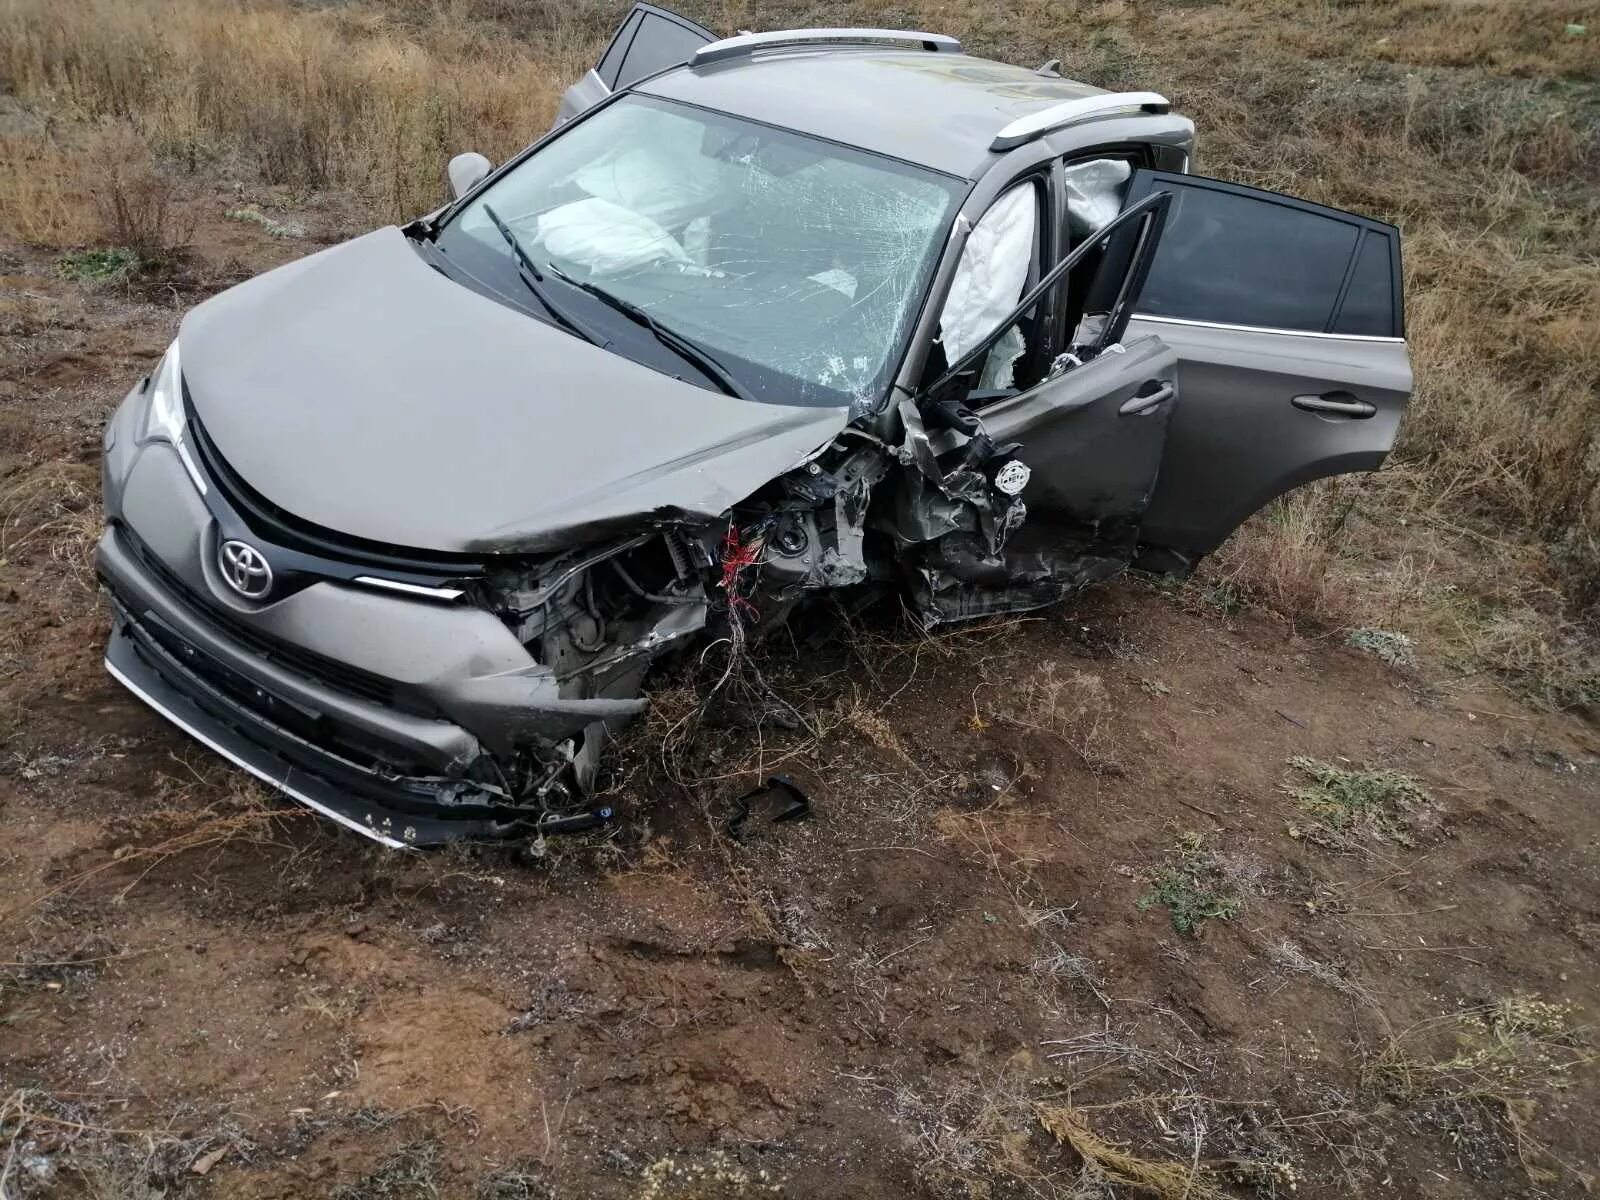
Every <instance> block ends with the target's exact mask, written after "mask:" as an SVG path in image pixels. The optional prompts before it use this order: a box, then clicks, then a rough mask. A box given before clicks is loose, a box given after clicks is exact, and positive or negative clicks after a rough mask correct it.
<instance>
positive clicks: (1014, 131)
mask: <svg viewBox="0 0 1600 1200" xmlns="http://www.w3.org/2000/svg"><path fill="white" fill-rule="evenodd" d="M1171 111H1172V104H1171V103H1170V102H1169V101H1168V100H1167V98H1166V97H1165V96H1162V95H1160V94H1158V93H1156V92H1107V93H1106V94H1105V95H1102V96H1082V97H1079V98H1078V99H1077V100H1067V101H1064V102H1063V103H1061V104H1053V105H1051V106H1050V107H1049V108H1041V109H1040V110H1039V111H1038V112H1031V113H1029V114H1028V115H1027V116H1025V117H1018V118H1017V119H1016V120H1015V121H1012V122H1011V124H1009V125H1007V126H1006V127H1005V128H1004V129H1002V130H1001V131H1000V132H999V133H997V134H995V135H994V141H992V142H990V143H989V149H991V150H1009V149H1011V148H1012V147H1013V146H1020V145H1022V143H1024V142H1031V141H1033V139H1034V138H1036V137H1038V136H1040V135H1041V134H1045V133H1049V132H1050V131H1051V130H1052V129H1061V128H1063V127H1065V126H1067V125H1076V124H1078V123H1079V122H1080V121H1092V120H1094V119H1095V118H1096V117H1106V116H1110V115H1112V114H1113V113H1129V112H1147V113H1165V112H1171Z"/></svg>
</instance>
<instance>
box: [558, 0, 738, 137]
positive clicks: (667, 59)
mask: <svg viewBox="0 0 1600 1200" xmlns="http://www.w3.org/2000/svg"><path fill="white" fill-rule="evenodd" d="M716 40H717V35H716V34H714V33H712V32H711V31H710V30H709V29H705V28H702V27H701V26H699V25H696V24H695V23H694V22H693V21H691V20H689V19H688V18H687V17H680V16H679V15H678V14H677V13H675V12H670V11H668V10H667V9H664V8H657V7H656V6H655V5H653V4H635V5H634V6H633V8H632V9H630V10H629V12H628V16H627V19H625V20H624V21H623V22H622V24H621V25H619V26H618V27H617V32H616V33H615V34H614V35H613V36H612V38H611V44H610V45H609V46H607V47H606V52H605V53H604V54H602V55H601V56H600V61H599V62H598V63H596V64H595V67H594V69H593V70H592V71H590V72H589V73H588V74H587V75H585V76H584V77H583V78H582V79H580V80H579V81H578V82H577V83H575V84H573V85H572V86H571V87H569V88H568V89H567V90H566V92H565V93H563V95H562V97H561V106H560V108H559V109H558V110H557V112H556V124H557V125H561V124H564V123H565V122H567V121H570V120H571V119H572V118H573V117H575V116H577V115H578V114H579V113H581V112H583V111H584V110H585V109H588V108H593V107H594V106H595V105H596V104H599V103H600V101H602V100H604V99H605V98H606V97H607V96H609V95H611V93H612V92H615V91H617V90H619V89H621V88H625V87H627V86H629V85H630V84H633V83H636V82H638V81H639V80H641V79H643V78H644V77H645V76H646V75H654V74H655V73H656V72H657V71H660V70H664V69H665V68H667V67H671V66H676V65H678V64H679V63H685V62H688V61H689V57H690V56H691V55H692V54H694V52H695V51H696V50H698V49H699V48H700V47H701V46H704V45H706V44H707V43H708V42H714V41H716Z"/></svg>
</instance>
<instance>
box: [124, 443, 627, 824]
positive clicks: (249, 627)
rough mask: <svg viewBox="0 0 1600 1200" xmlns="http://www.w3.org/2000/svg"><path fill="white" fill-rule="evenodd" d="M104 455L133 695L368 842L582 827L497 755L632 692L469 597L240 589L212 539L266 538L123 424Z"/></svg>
mask: <svg viewBox="0 0 1600 1200" xmlns="http://www.w3.org/2000/svg"><path fill="white" fill-rule="evenodd" d="M120 415H121V414H119V416H120ZM106 463H107V480H106V485H107V486H106V498H107V528H106V531H105V533H104V534H103V536H102V537H101V539H100V543H99V546H98V548H97V551H96V567H97V571H98V573H99V576H100V579H101V581H102V583H103V584H104V586H105V588H106V590H107V591H108V592H109V593H110V595H111V598H112V602H113V610H114V622H113V631H112V637H111V642H110V645H109V647H108V649H107V654H106V666H107V668H108V670H110V672H111V673H112V674H113V675H114V676H115V677H116V678H117V679H118V680H119V681H120V682H122V683H123V684H125V685H126V686H127V687H128V688H129V689H130V690H131V691H133V692H134V693H135V694H136V695H137V696H139V697H140V698H141V699H143V700H144V701H145V702H146V703H148V704H150V705H151V706H152V707H153V708H155V709H156V710H157V711H159V712H161V713H162V714H163V715H164V716H166V717H168V718H169V719H170V720H172V721H173V722H174V723H175V724H177V725H179V726H181V727H182V728H183V729H185V730H187V731H188V732H189V733H191V734H192V735H194V736H195V737H196V738H198V739H199V740H200V741H202V742H204V743H205V744H207V745H208V746H210V747H212V748H213V749H215V750H216V751H218V752H219V753H221V754H223V755H224V756H226V757H227V758H229V759H231V760H232V761H234V762H235V763H237V764H239V765H240V766H242V767H244V768H245V769H246V770H248V771H250V772H251V773H252V774H254V775H256V776H258V777H260V778H261V779H263V780H265V781H266V782H268V783H270V784H272V785H273V786H275V787H277V788H279V789H280V790H282V791H283V792H285V793H286V794H288V795H290V796H292V797H294V798H295V799H298V800H300V801H302V802H304V803H306V804H308V805H310V806H311V807H313V808H315V809H317V810H318V811H320V812H323V813H325V814H327V815H328V816H330V817H332V818H333V819H334V820H337V821H338V822H340V823H341V824H343V825H346V826H348V827H349V828H352V829H355V830H357V831H359V832H361V833H362V834H365V835H366V836H368V837H371V838H373V839H375V840H377V841H379V842H382V843H383V844H384V845H388V846H404V845H427V844H433V843H438V842H443V841H448V840H455V839H460V838H464V837H465V838H471V837H503V836H507V835H511V834H516V833H519V832H524V831H531V830H532V829H534V828H549V827H552V826H554V827H557V828H559V827H562V825H566V827H571V825H572V824H573V822H574V821H578V822H581V820H582V814H570V813H551V812H547V811H546V810H545V809H544V807H543V805H542V803H540V802H538V801H534V802H524V801H523V800H522V798H520V797H519V796H518V794H517V790H516V787H515V785H514V784H513V783H512V782H511V781H510V780H509V779H508V769H509V768H508V764H514V763H515V762H517V761H519V757H518V756H519V755H524V754H527V753H533V752H537V748H538V747H540V746H550V745H552V744H554V743H557V742H558V741H559V740H560V739H562V738H570V737H573V736H579V737H582V738H584V739H585V740H588V739H593V741H594V743H595V744H596V745H598V744H600V742H601V741H603V736H604V731H605V728H606V725H607V723H609V722H613V721H621V720H624V719H626V718H627V717H628V716H630V715H632V714H634V713H636V712H637V711H638V710H639V709H641V708H642V707H643V704H644V702H643V700H634V699H605V698H601V697H598V696H593V695H592V694H591V695H572V694H570V692H569V691H568V689H569V687H570V685H569V684H566V683H564V682H563V681H559V680H557V679H556V678H555V676H554V674H553V673H552V672H551V670H550V669H549V668H548V667H547V666H545V665H543V664H541V663H539V662H537V661H535V660H534V659H533V658H532V657H531V656H530V655H529V653H528V651H527V650H526V649H525V648H524V647H523V646H522V645H521V643H520V642H518V641H517V639H516V638H515V637H514V636H513V635H512V633H511V631H510V630H509V629H507V628H506V626H505V625H504V624H503V623H502V622H501V621H500V620H499V619H498V618H496V617H495V616H494V615H493V614H492V613H489V612H487V611H485V610H484V609H481V608H478V607H476V606H474V605H471V604H467V603H456V604H446V603H440V602H438V601H433V600H423V599H411V598H408V597H404V596H397V595H394V594H391V593H388V592H385V591H379V590H376V589H372V588H366V587H358V586H353V585H351V584H349V583H344V582H340V581H335V580H326V581H322V582H312V583H310V584H308V585H305V586H300V587H298V588H296V589H293V590H291V591H289V592H288V593H287V594H285V595H282V596H274V597H269V598H268V599H267V600H265V601H261V602H250V601H243V600H240V599H239V598H238V597H235V596H232V595H231V594H230V592H229V591H228V589H227V588H226V586H225V585H224V584H223V583H222V582H221V580H220V577H219V574H218V570H217V566H216V555H217V549H218V546H219V544H220V542H221V541H222V540H223V539H224V538H226V537H234V536H247V537H250V538H252V540H253V541H254V542H255V543H256V544H258V545H259V546H261V547H262V548H263V549H264V551H265V552H266V553H267V555H268V556H269V557H270V556H272V555H274V554H278V553H282V551H281V548H276V547H275V546H274V545H273V543H271V542H267V541H264V540H263V539H261V538H259V537H257V536H255V535H254V534H253V533H252V532H251V531H249V530H248V529H240V528H238V527H234V526H232V525H231V524H230V522H232V521H234V520H236V519H237V517H236V515H235V514H233V513H231V511H230V510H228V509H226V507H225V506H222V505H220V504H219V503H218V501H219V497H218V496H217V495H214V494H213V495H211V496H210V497H209V500H210V503H208V499H207V498H202V496H201V495H200V494H199V493H198V492H197V491H196V489H195V487H194V485H193V484H192V483H191V482H190V480H189V478H188V477H187V475H186V473H185V471H184V468H183V465H182V463H181V461H180V460H179V458H178V456H177V454H176V453H175V452H174V451H173V450H172V448H171V447H170V446H168V445H166V444H163V443H150V444H146V445H144V446H141V447H138V448H137V450H136V452H134V453H132V454H131V455H130V454H127V453H126V450H125V442H123V441H122V439H120V438H119V439H116V444H115V445H113V446H111V447H110V448H109V450H108V454H107V460H106ZM212 491H213V493H215V492H216V489H215V488H213V489H212ZM214 505H215V506H216V507H213V506H214ZM561 817H565V818H567V819H566V820H558V819H556V818H561Z"/></svg>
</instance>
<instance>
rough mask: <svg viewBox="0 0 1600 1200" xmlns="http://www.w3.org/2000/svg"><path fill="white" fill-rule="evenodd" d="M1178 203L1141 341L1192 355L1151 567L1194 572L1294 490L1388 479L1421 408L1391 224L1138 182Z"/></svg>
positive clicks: (1285, 200) (1185, 357) (1200, 186)
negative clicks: (1365, 476)
mask: <svg viewBox="0 0 1600 1200" xmlns="http://www.w3.org/2000/svg"><path fill="white" fill-rule="evenodd" d="M1153 191H1166V192H1169V193H1171V194H1172V197H1173V200H1172V204H1171V207H1170V209H1169V211H1168V216H1167V223H1166V228H1165V230H1164V232H1163V234H1162V238H1161V244H1160V246H1159V248H1158V249H1157V251H1156V254H1155V257H1154V261H1153V262H1152V264H1151V267H1150V272H1149V275H1148V277H1147V279H1146V280H1145V282H1144V286H1143V288H1142V290H1141V292H1140V294H1139V297H1138V299H1137V301H1136V303H1135V305H1134V308H1135V312H1134V317H1133V320H1132V322H1131V323H1130V325H1129V327H1128V336H1129V337H1130V338H1133V337H1136V336H1138V335H1140V334H1155V335H1157V336H1159V337H1160V339H1161V340H1162V341H1163V342H1165V343H1166V344H1167V345H1169V346H1171V347H1172V349H1173V350H1174V351H1175V352H1176V354H1177V359H1178V369H1177V377H1178V384H1179V386H1180V387H1181V389H1182V392H1183V405H1182V407H1181V408H1178V409H1177V410H1175V412H1174V414H1173V418H1172V425H1171V429H1170V431H1169V434H1168V440H1167V450H1166V456H1165V461H1164V463H1163V466H1162V471H1161V478H1160V480H1159V481H1158V483H1157V486H1156V490H1155V494H1154V495H1153V496H1152V497H1151V501H1150V506H1149V509H1148V511H1147V513H1146V514H1145V520H1144V528H1143V531H1142V533H1141V536H1140V540H1141V542H1142V543H1144V545H1145V547H1146V554H1145V556H1144V558H1143V559H1142V562H1143V563H1144V565H1148V566H1152V567H1156V568H1160V569H1174V568H1176V569H1183V568H1185V567H1187V566H1189V565H1192V564H1193V563H1194V562H1195V561H1196V560H1197V559H1198V558H1199V557H1200V556H1202V555H1204V554H1208V553H1210V552H1211V551H1212V550H1214V549H1216V547H1217V546H1218V545H1220V544H1221V543H1222V541H1223V540H1224V539H1225V538H1227V536H1228V535H1229V534H1230V533H1232V532H1233V530H1234V529H1235V528H1237V527H1238V526H1239V524H1240V523H1241V522H1243V521H1244V520H1245V518H1247V517H1248V516H1250V514H1251V513H1253V512H1255V511H1256V510H1257V509H1259V508H1261V507H1262V505H1264V504H1266V503H1267V502H1268V501H1269V500H1271V499H1273V498H1274V497H1276V496H1279V495H1282V494H1283V493H1284V492H1286V491H1288V490H1290V489H1291V488H1294V487H1297V486H1298V485H1300V484H1303V483H1307V482H1309V481H1311V480H1313V479H1320V478H1322V477H1324V476H1328V475H1337V474H1342V473H1344V472H1348V471H1370V470H1374V469H1376V468H1377V467H1378V466H1379V464H1381V463H1382V462H1383V460H1384V457H1385V456H1386V455H1387V454H1388V452H1389V449H1390V447H1391V446H1392V445H1393V444H1394V439H1395V434H1396V432H1397V430H1398V429H1399V424H1400V417H1401V414H1402V413H1403V411H1404V410H1405V405H1406V401H1407V400H1408V399H1409V398H1410V395H1411V364H1410V360H1409V357H1408V355H1407V352H1406V344H1405V328H1404V309H1403V303H1402V299H1401V286H1400V234H1399V231H1398V230H1397V229H1395V228H1394V227H1393V226H1392V225H1386V224H1384V223H1383V222H1380V221H1373V220H1370V219H1368V218H1365V217H1358V216H1354V215H1352V214H1350V213H1346V212H1341V211H1339V210H1338V209H1332V208H1326V207H1323V206H1321V205H1317V204H1311V203H1309V202H1307V201H1304V200H1297V199H1294V198H1292V197H1288V196H1280V195H1278V194H1276V193H1273V192H1265V191H1261V190H1259V189H1256V188H1247V187H1241V186H1239V185H1237V184H1231V183H1220V182H1218V181H1216V180H1212V179H1205V178H1202V177H1199V176H1193V175H1175V174H1169V173H1166V172H1160V171H1137V172H1135V173H1134V176H1133V179H1132V181H1131V182H1130V184H1129V188H1128V193H1127V198H1126V203H1128V204H1132V203H1136V202H1137V201H1138V200H1140V199H1141V198H1143V197H1145V196H1148V195H1150V194H1151V193H1152V192H1153Z"/></svg>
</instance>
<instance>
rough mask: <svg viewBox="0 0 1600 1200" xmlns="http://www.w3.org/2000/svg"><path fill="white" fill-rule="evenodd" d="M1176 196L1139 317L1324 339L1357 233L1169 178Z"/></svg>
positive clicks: (1312, 214) (1264, 200) (1258, 196)
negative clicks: (1303, 333)
mask: <svg viewBox="0 0 1600 1200" xmlns="http://www.w3.org/2000/svg"><path fill="white" fill-rule="evenodd" d="M1161 186H1163V187H1164V188H1166V189H1168V190H1170V191H1172V192H1173V193H1174V195H1173V203H1172V208H1171V210H1170V211H1169V213H1168V217H1167V225H1166V230H1165V232H1164V233H1163V234H1162V237H1161V246H1160V249H1159V250H1158V251H1157V253H1156V257H1155V262H1154V263H1153V264H1152V265H1151V268H1150V277H1149V279H1148V280H1147V281H1146V282H1145V286H1144V291H1143V293H1142V295H1141V297H1140V300H1139V311H1140V312H1144V313H1149V314H1151V315H1153V316H1163V317H1180V318H1183V319H1186V320H1193V321H1211V322H1218V323H1222V324H1228V325H1254V326H1260V327H1263V328H1267V329H1299V330H1308V331H1313V332H1319V333H1320V332H1323V331H1325V330H1326V329H1327V328H1328V326H1329V322H1330V321H1331V319H1332V316H1333V307H1334V304H1335V303H1336V302H1337V301H1338V298H1339V290H1340V288H1341V287H1342V286H1343V284H1344V278H1345V272H1346V269H1347V268H1348V267H1349V265H1350V256H1351V254H1352V253H1354V251H1355V248H1356V239H1357V238H1358V237H1359V236H1360V234H1361V226H1360V225H1358V224H1356V223H1354V222H1352V221H1344V220H1340V219H1339V218H1338V217H1337V216H1334V215H1332V214H1325V213H1322V212H1317V211H1312V210H1309V209H1305V208H1300V207H1298V206H1295V205H1292V204H1282V203H1276V202H1274V201H1273V200H1272V199H1271V197H1270V196H1268V195H1267V194H1266V193H1261V192H1255V193H1252V194H1249V195H1241V194H1238V193H1236V192H1231V191H1225V190H1223V189H1221V188H1217V187H1209V186H1204V185H1201V184H1191V183H1187V182H1183V181H1175V180H1163V181H1162V185H1161Z"/></svg>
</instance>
